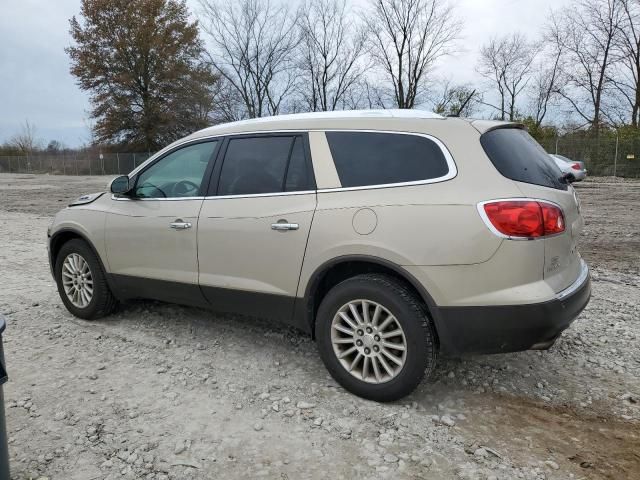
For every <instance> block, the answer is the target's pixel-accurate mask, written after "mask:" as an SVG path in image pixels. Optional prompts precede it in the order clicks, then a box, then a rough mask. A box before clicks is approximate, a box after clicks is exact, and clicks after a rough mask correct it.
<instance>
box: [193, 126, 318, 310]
mask: <svg viewBox="0 0 640 480" xmlns="http://www.w3.org/2000/svg"><path fill="white" fill-rule="evenodd" d="M214 183H215V185H213V190H212V191H211V192H210V193H215V195H214V196H211V197H207V198H206V199H205V201H204V203H203V205H202V211H201V213H200V221H199V228H198V258H199V264H200V287H201V289H202V291H203V293H204V294H205V296H206V297H207V299H208V300H209V302H210V303H211V304H212V306H213V307H214V308H216V309H219V310H222V311H233V312H239V313H245V314H248V315H255V316H260V317H271V318H277V319H279V320H283V321H290V319H291V317H292V313H293V305H294V301H295V296H296V291H297V288H298V280H299V278H300V270H301V266H302V261H303V259H304V253H305V248H306V245H307V238H308V236H309V229H310V227H311V222H312V220H313V214H314V211H315V207H316V193H315V181H314V179H313V173H312V167H311V162H310V156H309V151H308V147H307V139H306V136H305V135H303V134H290V133H289V134H280V135H273V134H272V135H262V136H232V137H229V139H228V140H227V142H226V145H225V153H224V160H223V162H222V163H221V164H219V165H217V166H216V172H215V173H214V177H213V181H212V184H214Z"/></svg>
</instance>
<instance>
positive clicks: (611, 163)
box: [0, 136, 640, 178]
mask: <svg viewBox="0 0 640 480" xmlns="http://www.w3.org/2000/svg"><path fill="white" fill-rule="evenodd" d="M538 141H539V142H540V144H541V145H542V146H543V147H544V148H545V149H546V150H547V152H549V153H558V154H560V155H564V156H565V157H567V158H570V159H572V160H580V161H583V162H585V164H586V166H587V170H588V171H589V175H592V176H619V177H629V178H640V136H638V137H634V138H627V139H625V138H617V137H612V136H601V137H597V138H596V137H589V136H585V137H583V138H577V137H576V136H564V137H562V136H560V137H547V138H542V139H539V140H538ZM150 156H151V154H150V153H103V154H100V153H99V152H78V153H66V152H65V153H47V152H38V153H34V154H33V155H30V156H22V157H19V156H0V173H2V172H4V173H49V174H53V175H125V174H127V173H129V172H131V171H132V170H133V169H134V168H136V167H137V166H138V165H140V164H141V163H142V162H144V161H145V160H146V159H147V158H149V157H150Z"/></svg>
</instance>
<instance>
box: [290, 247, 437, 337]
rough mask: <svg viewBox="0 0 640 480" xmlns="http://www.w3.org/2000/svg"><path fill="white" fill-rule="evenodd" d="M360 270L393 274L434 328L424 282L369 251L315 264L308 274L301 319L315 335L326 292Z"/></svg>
mask: <svg viewBox="0 0 640 480" xmlns="http://www.w3.org/2000/svg"><path fill="white" fill-rule="evenodd" d="M363 273H381V274H387V275H389V276H391V277H394V278H396V279H397V280H399V281H401V282H402V283H403V284H405V285H406V286H407V287H408V288H409V289H410V290H411V291H412V292H413V293H414V294H415V295H416V296H417V297H418V298H419V299H420V300H421V301H422V303H423V304H424V306H425V308H426V310H427V313H428V314H429V316H430V317H431V319H432V320H433V322H434V327H435V330H436V337H437V332H438V324H439V319H438V307H437V305H436V303H435V301H434V300H433V297H432V296H431V294H429V292H428V291H427V290H426V289H425V288H424V286H423V285H422V284H421V283H420V282H419V281H418V280H417V279H416V278H415V277H414V276H413V275H412V274H411V273H409V272H408V271H407V270H405V269H404V268H402V267H401V266H400V265H397V264H395V263H393V262H391V261H389V260H386V259H383V258H380V257H375V256H371V255H344V256H340V257H336V258H334V259H331V260H329V261H327V262H325V263H323V264H322V265H320V267H318V268H317V269H316V270H315V272H314V273H313V274H312V275H311V277H310V278H309V281H308V282H307V286H306V289H305V294H304V298H303V302H302V303H303V308H304V309H303V311H300V310H302V309H298V308H296V309H297V310H298V312H299V313H298V314H300V315H304V317H305V320H306V321H305V323H306V325H307V326H308V329H309V330H310V332H311V335H312V337H313V338H314V339H315V323H316V313H317V311H318V307H319V306H320V302H321V301H322V299H323V298H324V296H325V295H326V294H327V292H328V291H329V290H330V289H331V288H332V287H333V286H335V285H337V284H338V283H340V282H341V281H343V280H346V279H347V278H351V277H353V276H356V275H360V274H363Z"/></svg>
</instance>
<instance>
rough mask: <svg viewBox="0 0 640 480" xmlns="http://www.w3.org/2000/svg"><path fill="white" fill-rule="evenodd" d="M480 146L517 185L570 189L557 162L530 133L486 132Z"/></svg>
mask: <svg viewBox="0 0 640 480" xmlns="http://www.w3.org/2000/svg"><path fill="white" fill-rule="evenodd" d="M480 143H481V144H482V148H484V151H485V153H486V154H487V156H488V157H489V159H490V160H491V162H492V163H493V165H494V166H495V167H496V169H497V170H498V171H499V172H500V173H501V174H502V175H503V176H505V177H507V178H510V179H511V180H515V181H517V182H524V183H531V184H534V185H540V186H543V187H550V188H555V189H558V190H566V189H567V185H566V183H565V182H563V181H562V180H561V177H562V172H561V171H560V169H559V168H558V166H557V165H556V163H555V162H554V161H553V159H552V158H551V157H550V156H549V154H548V153H547V152H546V151H545V150H544V148H542V147H541V146H540V144H539V143H538V142H536V141H535V140H534V138H533V137H532V136H531V135H529V133H527V131H526V130H522V129H519V128H498V129H496V130H491V131H488V132H486V133H484V134H483V135H482V136H481V137H480Z"/></svg>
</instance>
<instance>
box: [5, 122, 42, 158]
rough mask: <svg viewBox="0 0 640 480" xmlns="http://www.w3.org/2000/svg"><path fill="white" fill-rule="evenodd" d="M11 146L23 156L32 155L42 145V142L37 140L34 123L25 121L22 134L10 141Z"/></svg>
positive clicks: (21, 130) (16, 135) (21, 129)
mask: <svg viewBox="0 0 640 480" xmlns="http://www.w3.org/2000/svg"><path fill="white" fill-rule="evenodd" d="M9 145H11V146H12V147H13V148H15V149H16V150H18V151H19V152H20V153H21V154H23V155H26V156H29V155H31V154H32V153H33V151H34V150H36V149H37V148H38V147H39V145H40V141H39V140H38V139H37V138H36V127H35V126H34V125H33V123H30V122H29V120H25V121H24V124H23V125H22V126H21V128H20V133H17V134H15V135H14V136H13V137H11V139H9Z"/></svg>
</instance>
